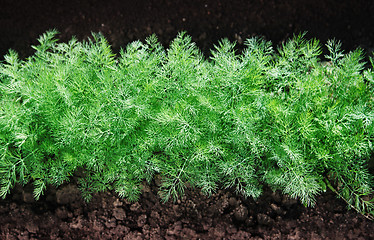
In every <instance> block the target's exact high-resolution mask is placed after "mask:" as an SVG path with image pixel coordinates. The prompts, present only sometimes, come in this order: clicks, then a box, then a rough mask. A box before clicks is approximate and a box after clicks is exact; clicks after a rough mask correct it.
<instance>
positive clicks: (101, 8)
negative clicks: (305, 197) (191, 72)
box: [0, 0, 374, 239]
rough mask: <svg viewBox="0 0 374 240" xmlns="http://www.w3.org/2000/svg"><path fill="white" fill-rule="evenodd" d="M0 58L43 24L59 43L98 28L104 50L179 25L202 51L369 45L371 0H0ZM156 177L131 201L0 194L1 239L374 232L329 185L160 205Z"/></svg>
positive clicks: (363, 235) (373, 38)
mask: <svg viewBox="0 0 374 240" xmlns="http://www.w3.org/2000/svg"><path fill="white" fill-rule="evenodd" d="M0 3H1V7H0V61H1V59H2V56H3V55H4V54H5V53H6V52H7V51H8V49H9V48H12V49H14V50H16V51H17V52H19V53H20V56H21V57H22V58H25V57H27V56H29V55H30V54H32V53H33V49H32V48H31V47H30V45H31V44H36V43H37V42H36V38H37V37H38V36H39V35H40V34H42V33H44V32H45V31H46V30H48V29H51V28H56V29H58V30H59V31H60V32H61V34H60V35H59V36H58V37H59V38H60V39H61V40H62V41H67V40H69V39H70V38H71V37H72V35H75V36H77V38H78V39H79V40H83V39H86V38H87V37H89V36H90V33H91V32H102V33H103V34H104V35H105V36H106V37H107V39H108V40H109V42H110V44H111V45H112V46H113V50H114V51H115V52H117V51H118V50H119V49H120V47H124V46H125V45H126V44H127V43H129V42H131V41H134V40H138V39H140V40H144V38H146V37H147V36H149V35H150V34H152V33H156V34H157V35H158V37H159V39H160V41H161V42H162V43H163V44H164V45H165V46H167V45H168V43H169V42H170V40H172V39H173V38H174V37H175V36H176V34H177V33H178V32H179V31H182V30H186V31H187V33H188V34H189V35H191V36H192V38H193V41H195V42H196V43H197V45H198V47H200V48H201V49H202V51H203V52H204V53H205V54H206V55H207V56H208V55H209V49H211V48H212V47H213V44H217V42H218V40H219V39H221V38H223V37H227V38H229V39H230V40H232V41H234V40H236V41H237V43H238V49H240V48H242V47H243V41H244V39H246V38H248V37H251V36H255V35H256V36H263V37H265V38H266V39H268V40H271V41H273V43H274V44H275V45H279V44H281V43H282V41H284V40H285V39H287V38H289V37H291V36H292V35H293V34H295V33H296V34H297V33H300V32H303V31H308V34H307V37H310V38H311V37H316V38H318V39H320V40H321V41H322V42H323V43H324V42H326V40H327V39H331V38H336V39H339V40H341V41H342V43H343V47H344V49H346V51H349V50H351V49H354V48H356V47H361V48H363V49H364V51H365V52H366V53H367V55H369V54H370V52H371V51H373V50H374V24H373V22H374V14H372V13H373V12H374V2H373V1H367V0H356V1H348V0H346V1H345V0H343V1H336V0H314V1H308V0H284V1H278V0H253V1H248V0H230V1H228V0H227V1H224V0H204V1H203V0H200V1H199V0H189V1H182V0H157V1H156V0H139V1H130V0H122V1H115V0H106V1H100V0H92V1H85V0H80V1H67V0H61V1H43V0H33V1H26V0H17V1H14V0H0ZM157 188H158V184H157V182H153V183H152V184H151V185H150V186H149V185H147V184H145V185H144V190H143V194H142V197H141V198H140V201H139V202H136V203H129V202H127V201H125V200H122V199H118V198H117V196H116V195H115V194H113V193H110V192H106V193H100V194H97V195H95V196H94V198H93V199H92V201H91V202H90V203H88V204H87V203H84V202H83V201H82V199H81V197H80V193H79V191H78V189H77V188H76V185H75V184H74V181H73V182H72V183H70V184H66V185H64V186H60V187H59V188H58V189H55V188H53V187H49V188H48V191H47V193H46V194H45V195H44V196H43V197H42V199H40V200H39V201H38V202H34V201H33V198H32V186H26V187H25V188H21V187H19V186H17V187H16V189H15V190H14V191H13V192H12V194H11V195H9V197H8V198H6V199H5V200H0V239H374V232H373V230H374V223H373V222H372V221H369V220H367V219H366V218H364V217H363V216H361V215H359V214H357V213H356V212H354V211H347V210H346V208H345V203H344V202H343V201H341V200H339V199H336V197H335V196H334V195H333V194H332V193H331V192H326V193H324V194H322V195H321V196H319V197H318V199H317V203H318V204H317V206H316V207H315V208H305V207H303V206H302V205H300V203H299V202H298V201H296V200H293V199H289V198H287V197H286V196H284V195H282V194H280V193H279V192H275V193H274V192H272V191H271V190H270V189H265V192H264V195H263V196H262V197H261V198H260V199H258V200H257V201H255V200H253V199H246V200H245V199H243V198H241V197H239V196H236V195H235V193H233V192H232V191H230V190H220V191H218V193H217V194H215V195H213V196H211V197H210V198H208V197H206V196H203V195H201V194H200V193H199V191H198V190H189V191H187V192H186V196H185V197H184V198H183V199H182V200H180V201H178V202H176V203H172V202H168V203H162V202H161V201H160V199H159V196H158V195H157Z"/></svg>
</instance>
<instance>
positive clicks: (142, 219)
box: [0, 182, 374, 240]
mask: <svg viewBox="0 0 374 240" xmlns="http://www.w3.org/2000/svg"><path fill="white" fill-rule="evenodd" d="M157 189H158V186H157V183H155V182H153V183H152V184H151V185H148V184H144V187H143V193H142V196H141V198H140V201H139V202H135V203H130V202H127V201H126V200H123V199H119V198H118V197H117V196H116V195H115V194H112V193H110V192H106V193H99V194H96V195H95V196H94V198H93V199H92V201H91V202H90V203H88V204H87V203H85V202H83V201H82V199H81V197H80V193H79V190H78V189H77V188H76V185H75V184H73V183H71V184H68V185H64V186H61V187H59V188H58V189H54V188H53V187H50V188H49V190H48V192H47V194H46V195H45V196H44V197H43V198H42V199H41V200H39V201H38V202H35V201H34V200H33V198H32V193H31V192H32V188H28V187H26V188H23V189H22V188H17V189H16V190H15V191H14V193H13V194H12V195H10V196H9V198H7V199H6V200H2V201H1V202H0V203H1V204H0V215H1V216H2V217H1V218H0V239H129V240H130V239H131V240H132V239H374V232H373V229H374V222H372V221H369V220H367V219H366V218H364V217H363V216H360V215H358V214H357V213H356V212H354V211H347V210H346V208H345V207H344V202H342V201H341V200H338V199H336V198H335V196H333V195H332V193H331V192H327V193H325V194H323V195H321V196H320V197H318V201H317V202H318V204H317V206H316V207H315V208H305V207H304V206H302V205H301V204H300V203H299V202H298V201H296V200H294V199H289V198H288V197H287V196H284V195H282V194H280V193H279V192H272V191H271V190H270V189H266V190H265V193H264V195H263V196H262V197H261V198H259V199H257V201H255V200H253V199H243V198H242V197H240V196H237V195H236V194H235V193H233V192H232V191H230V190H225V191H222V190H220V191H218V193H216V194H214V195H213V196H211V197H209V198H208V197H206V196H204V195H201V194H200V193H199V191H197V190H195V191H193V190H189V191H187V192H186V195H185V196H184V197H183V198H182V199H181V200H179V201H177V202H175V203H174V202H167V203H162V202H161V201H160V198H159V196H158V195H157Z"/></svg>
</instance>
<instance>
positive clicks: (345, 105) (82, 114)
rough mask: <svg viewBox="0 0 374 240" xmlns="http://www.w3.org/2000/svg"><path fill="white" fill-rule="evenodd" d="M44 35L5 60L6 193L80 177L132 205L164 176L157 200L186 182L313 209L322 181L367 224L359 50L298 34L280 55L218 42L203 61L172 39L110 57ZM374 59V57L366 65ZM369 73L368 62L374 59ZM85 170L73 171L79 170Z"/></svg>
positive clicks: (367, 103)
mask: <svg viewBox="0 0 374 240" xmlns="http://www.w3.org/2000/svg"><path fill="white" fill-rule="evenodd" d="M56 34H57V32H56V31H54V30H53V31H49V32H47V33H45V34H43V35H42V36H41V37H40V38H39V45H37V46H33V48H34V49H35V50H36V52H35V54H34V55H32V56H30V57H29V58H28V59H26V60H20V59H19V58H18V56H17V53H15V52H14V51H12V50H10V51H9V54H8V55H6V56H5V62H4V63H2V64H1V65H0V181H1V182H0V184H1V189H0V196H1V197H3V198H4V197H5V196H6V195H7V194H9V192H10V190H11V189H12V187H14V185H15V184H16V183H19V184H22V185H24V184H27V183H33V184H34V186H35V188H34V195H35V198H36V199H38V198H39V197H40V196H41V195H42V194H43V191H44V190H45V189H46V187H47V186H48V185H50V184H53V185H55V186H59V185H61V184H63V183H64V182H67V181H69V179H70V177H71V176H73V175H75V174H76V175H77V176H78V175H79V176H80V177H79V187H80V189H81V190H82V195H83V197H84V198H85V199H86V200H89V199H90V198H91V194H92V193H94V192H97V191H106V190H111V189H114V190H115V191H116V192H117V193H118V195H119V196H121V197H125V198H127V199H129V200H131V201H136V200H137V199H138V198H139V195H140V193H141V183H142V181H144V180H146V181H148V182H150V181H151V180H152V179H153V177H154V175H155V174H159V175H161V177H162V185H161V187H160V195H161V197H162V198H163V200H165V201H167V200H168V199H170V198H172V199H177V198H178V196H180V194H183V192H184V190H185V188H186V187H187V186H191V187H197V188H199V189H201V191H202V192H203V193H205V194H207V195H210V194H212V193H213V192H215V191H216V190H217V189H218V188H219V187H225V188H233V189H235V191H236V192H238V193H239V194H242V195H243V196H245V197H254V198H256V197H258V196H260V195H261V192H262V185H263V184H267V185H270V186H271V187H272V188H273V189H274V190H275V189H281V190H282V191H283V192H284V193H286V194H289V195H290V196H292V197H294V198H299V199H300V201H301V202H302V203H303V204H305V205H307V206H313V205H314V204H315V201H316V200H315V197H316V196H317V195H318V194H319V193H320V192H322V191H325V190H326V188H327V187H329V188H331V189H332V190H333V191H334V192H336V193H337V195H338V196H339V197H342V198H343V199H344V200H345V201H346V202H347V203H348V205H349V206H351V207H354V208H355V209H356V210H358V211H360V212H361V213H363V214H367V216H373V211H374V205H373V204H374V203H373V201H374V200H373V175H372V174H370V172H369V169H368V163H369V160H370V157H371V156H373V152H374V151H373V141H374V127H373V126H374V124H373V120H374V104H373V103H374V95H373V92H374V80H373V79H374V73H373V72H372V69H366V70H364V62H363V53H362V51H361V50H356V51H353V52H350V53H348V54H344V53H343V52H342V51H341V44H340V43H339V42H337V41H335V40H332V41H329V42H328V43H327V45H326V46H327V49H328V50H329V52H330V53H329V54H328V55H327V56H326V59H328V60H329V62H327V63H323V62H321V60H320V59H319V57H320V54H321V52H322V51H321V45H320V43H319V42H318V41H317V40H305V38H304V35H302V34H301V35H298V36H295V37H294V38H293V39H292V40H289V41H288V42H286V43H285V44H283V46H282V47H280V48H279V49H277V50H274V49H273V48H272V45H271V43H270V42H268V41H265V40H262V39H260V38H251V39H248V40H246V42H245V44H246V49H245V50H244V51H243V52H242V53H241V54H237V53H236V52H235V44H234V43H231V42H229V41H228V40H226V39H223V40H222V41H220V42H219V44H218V45H217V46H215V49H214V50H212V57H211V59H209V60H207V59H205V58H204V57H203V56H202V54H201V53H200V51H199V49H198V48H197V47H196V45H195V44H194V43H193V42H191V38H190V37H189V36H187V35H186V34H185V33H180V34H179V35H178V36H177V37H176V38H175V39H174V40H173V42H172V43H171V45H170V47H169V48H168V49H166V50H165V49H164V48H163V47H162V45H161V44H160V43H158V41H157V38H156V36H155V35H152V36H150V37H149V38H148V39H146V41H145V43H142V42H140V41H136V42H133V43H131V44H129V45H128V46H127V47H126V48H125V49H124V50H122V51H121V53H120V55H119V56H115V55H114V54H113V53H112V51H111V48H110V46H109V44H108V43H107V41H106V40H105V38H104V37H103V36H101V35H98V34H93V38H92V40H89V41H88V42H78V41H77V40H76V39H75V38H73V39H72V40H71V41H69V42H68V43H57V40H56V38H55V35H56ZM372 63H373V62H372ZM373 66H374V64H373ZM78 172H79V174H77V173H78Z"/></svg>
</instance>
